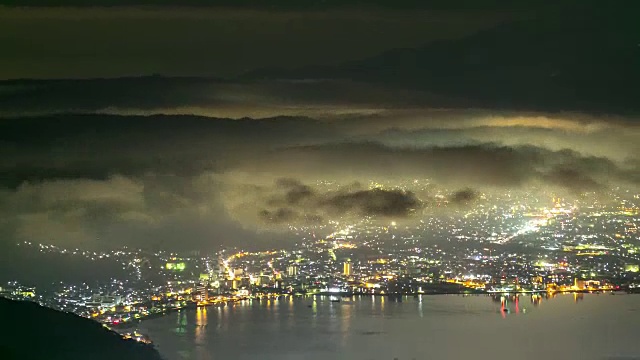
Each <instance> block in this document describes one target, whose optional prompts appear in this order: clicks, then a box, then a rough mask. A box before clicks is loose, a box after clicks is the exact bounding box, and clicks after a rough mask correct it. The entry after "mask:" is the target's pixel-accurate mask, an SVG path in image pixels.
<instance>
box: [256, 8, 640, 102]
mask: <svg viewBox="0 0 640 360" xmlns="http://www.w3.org/2000/svg"><path fill="white" fill-rule="evenodd" d="M597 11H598V9H595V8H594V11H593V12H592V13H588V14H587V13H582V12H581V13H575V14H574V13H571V12H562V13H556V14H553V15H549V14H544V13H541V14H539V16H534V17H533V18H532V19H529V20H526V21H521V22H517V23H509V24H504V25H501V26H498V27H496V28H493V29H489V30H486V31H482V32H479V33H476V34H474V35H472V36H469V37H466V38H462V39H456V40H449V41H439V42H434V43H430V44H428V45H426V46H424V47H421V48H417V49H395V50H391V51H388V52H385V53H382V54H380V55H378V56H375V57H372V58H368V59H364V60H360V61H354V62H350V63H346V64H342V65H339V66H334V67H318V66H315V67H306V68H302V69H296V70H288V71H285V70H274V69H261V70H257V71H254V72H251V73H249V74H246V76H245V77H244V78H253V79H274V78H278V79H311V78H322V79H326V78H340V79H351V80H356V81H365V82H375V83H383V84H387V85H389V86H392V87H398V88H410V89H416V90H422V91H426V92H430V93H433V94H436V95H440V96H443V97H444V98H445V99H447V100H444V101H443V103H439V104H434V105H440V106H460V107H470V106H478V107H490V108H506V109H517V110H583V111H595V112H599V111H603V112H639V111H640V102H638V101H637V99H638V98H640V37H639V35H638V34H640V27H639V26H638V25H637V21H636V20H635V19H633V18H632V17H630V16H629V14H623V13H622V12H624V9H622V8H620V9H617V11H611V10H610V9H609V10H606V11H604V10H603V13H602V14H598V13H597Z"/></svg>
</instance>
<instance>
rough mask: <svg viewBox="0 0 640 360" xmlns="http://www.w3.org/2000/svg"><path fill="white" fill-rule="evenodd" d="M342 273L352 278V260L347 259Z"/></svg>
mask: <svg viewBox="0 0 640 360" xmlns="http://www.w3.org/2000/svg"><path fill="white" fill-rule="evenodd" d="M342 273H343V274H344V276H350V275H351V273H352V266H351V259H347V260H346V261H345V262H344V265H343V269H342Z"/></svg>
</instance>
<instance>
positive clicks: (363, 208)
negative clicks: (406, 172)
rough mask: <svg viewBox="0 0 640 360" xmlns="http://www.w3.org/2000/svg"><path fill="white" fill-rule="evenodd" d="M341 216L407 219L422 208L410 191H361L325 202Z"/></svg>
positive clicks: (341, 195) (337, 196)
mask: <svg viewBox="0 0 640 360" xmlns="http://www.w3.org/2000/svg"><path fill="white" fill-rule="evenodd" d="M325 204H327V205H328V206H329V207H330V208H332V209H333V210H334V211H336V212H337V213H339V214H342V213H352V212H353V213H356V214H358V215H360V216H384V217H406V216H409V215H410V214H412V213H414V212H415V211H416V210H419V209H420V208H421V207H422V204H421V202H420V201H419V200H418V199H417V198H416V197H415V195H414V194H413V193H412V192H410V191H401V190H383V189H373V190H361V191H356V192H353V193H347V194H339V195H336V196H333V197H330V198H329V199H327V200H326V201H325Z"/></svg>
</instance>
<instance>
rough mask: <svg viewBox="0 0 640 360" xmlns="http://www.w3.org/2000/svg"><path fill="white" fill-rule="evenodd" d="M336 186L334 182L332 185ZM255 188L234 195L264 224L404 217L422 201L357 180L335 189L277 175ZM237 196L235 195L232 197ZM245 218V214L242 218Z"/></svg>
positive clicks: (420, 204)
mask: <svg viewBox="0 0 640 360" xmlns="http://www.w3.org/2000/svg"><path fill="white" fill-rule="evenodd" d="M336 186H338V185H336ZM254 189H256V190H257V191H256V192H253V193H247V192H243V191H242V190H240V191H238V192H237V193H235V194H234V197H237V196H243V194H244V196H245V197H248V199H245V200H244V201H245V202H247V203H253V204H254V206H255V207H256V208H263V209H262V210H259V211H258V220H259V221H260V222H263V223H265V224H286V225H294V226H295V225H298V224H307V225H309V224H320V223H322V222H323V221H325V220H336V221H338V220H340V221H344V220H351V221H352V220H355V219H358V218H362V217H371V218H397V219H400V218H406V217H409V216H411V215H415V214H416V212H417V211H418V210H421V209H422V207H423V203H422V201H421V200H420V199H418V198H417V197H416V196H415V195H414V194H413V193H412V192H411V191H404V190H398V189H360V186H359V185H358V184H346V185H344V186H343V185H340V186H338V188H337V189H334V190H327V189H326V188H324V187H312V186H310V185H306V184H304V183H302V182H301V181H300V180H297V179H293V178H281V179H277V180H276V181H275V183H274V186H256V187H254ZM236 200H237V199H236ZM245 220H247V218H245Z"/></svg>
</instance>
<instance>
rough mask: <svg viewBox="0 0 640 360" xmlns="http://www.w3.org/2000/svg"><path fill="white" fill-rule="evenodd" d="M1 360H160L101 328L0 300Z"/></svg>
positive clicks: (31, 305) (26, 304)
mask: <svg viewBox="0 0 640 360" xmlns="http://www.w3.org/2000/svg"><path fill="white" fill-rule="evenodd" d="M0 319H2V322H3V326H4V328H5V330H4V331H3V332H2V336H1V337H0V359H2V360H14V359H15V360H18V359H20V360H32V359H33V360H36V359H37V360H41V359H47V360H58V359H59V360H76V359H77V360H87V359H91V360H102V359H104V360H113V359H118V360H160V359H162V358H161V357H160V354H159V353H158V352H157V351H156V350H155V349H154V348H153V347H152V346H150V345H144V344H141V343H138V342H135V341H133V340H124V339H122V337H121V336H120V335H118V334H116V333H115V332H112V331H109V330H107V329H105V328H104V327H103V326H102V325H100V324H99V323H97V322H94V321H92V320H89V319H84V318H81V317H79V316H76V315H72V314H68V313H63V312H60V311H55V310H52V309H48V308H45V307H41V306H39V305H38V304H35V303H31V302H19V301H13V300H8V299H4V298H0Z"/></svg>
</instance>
